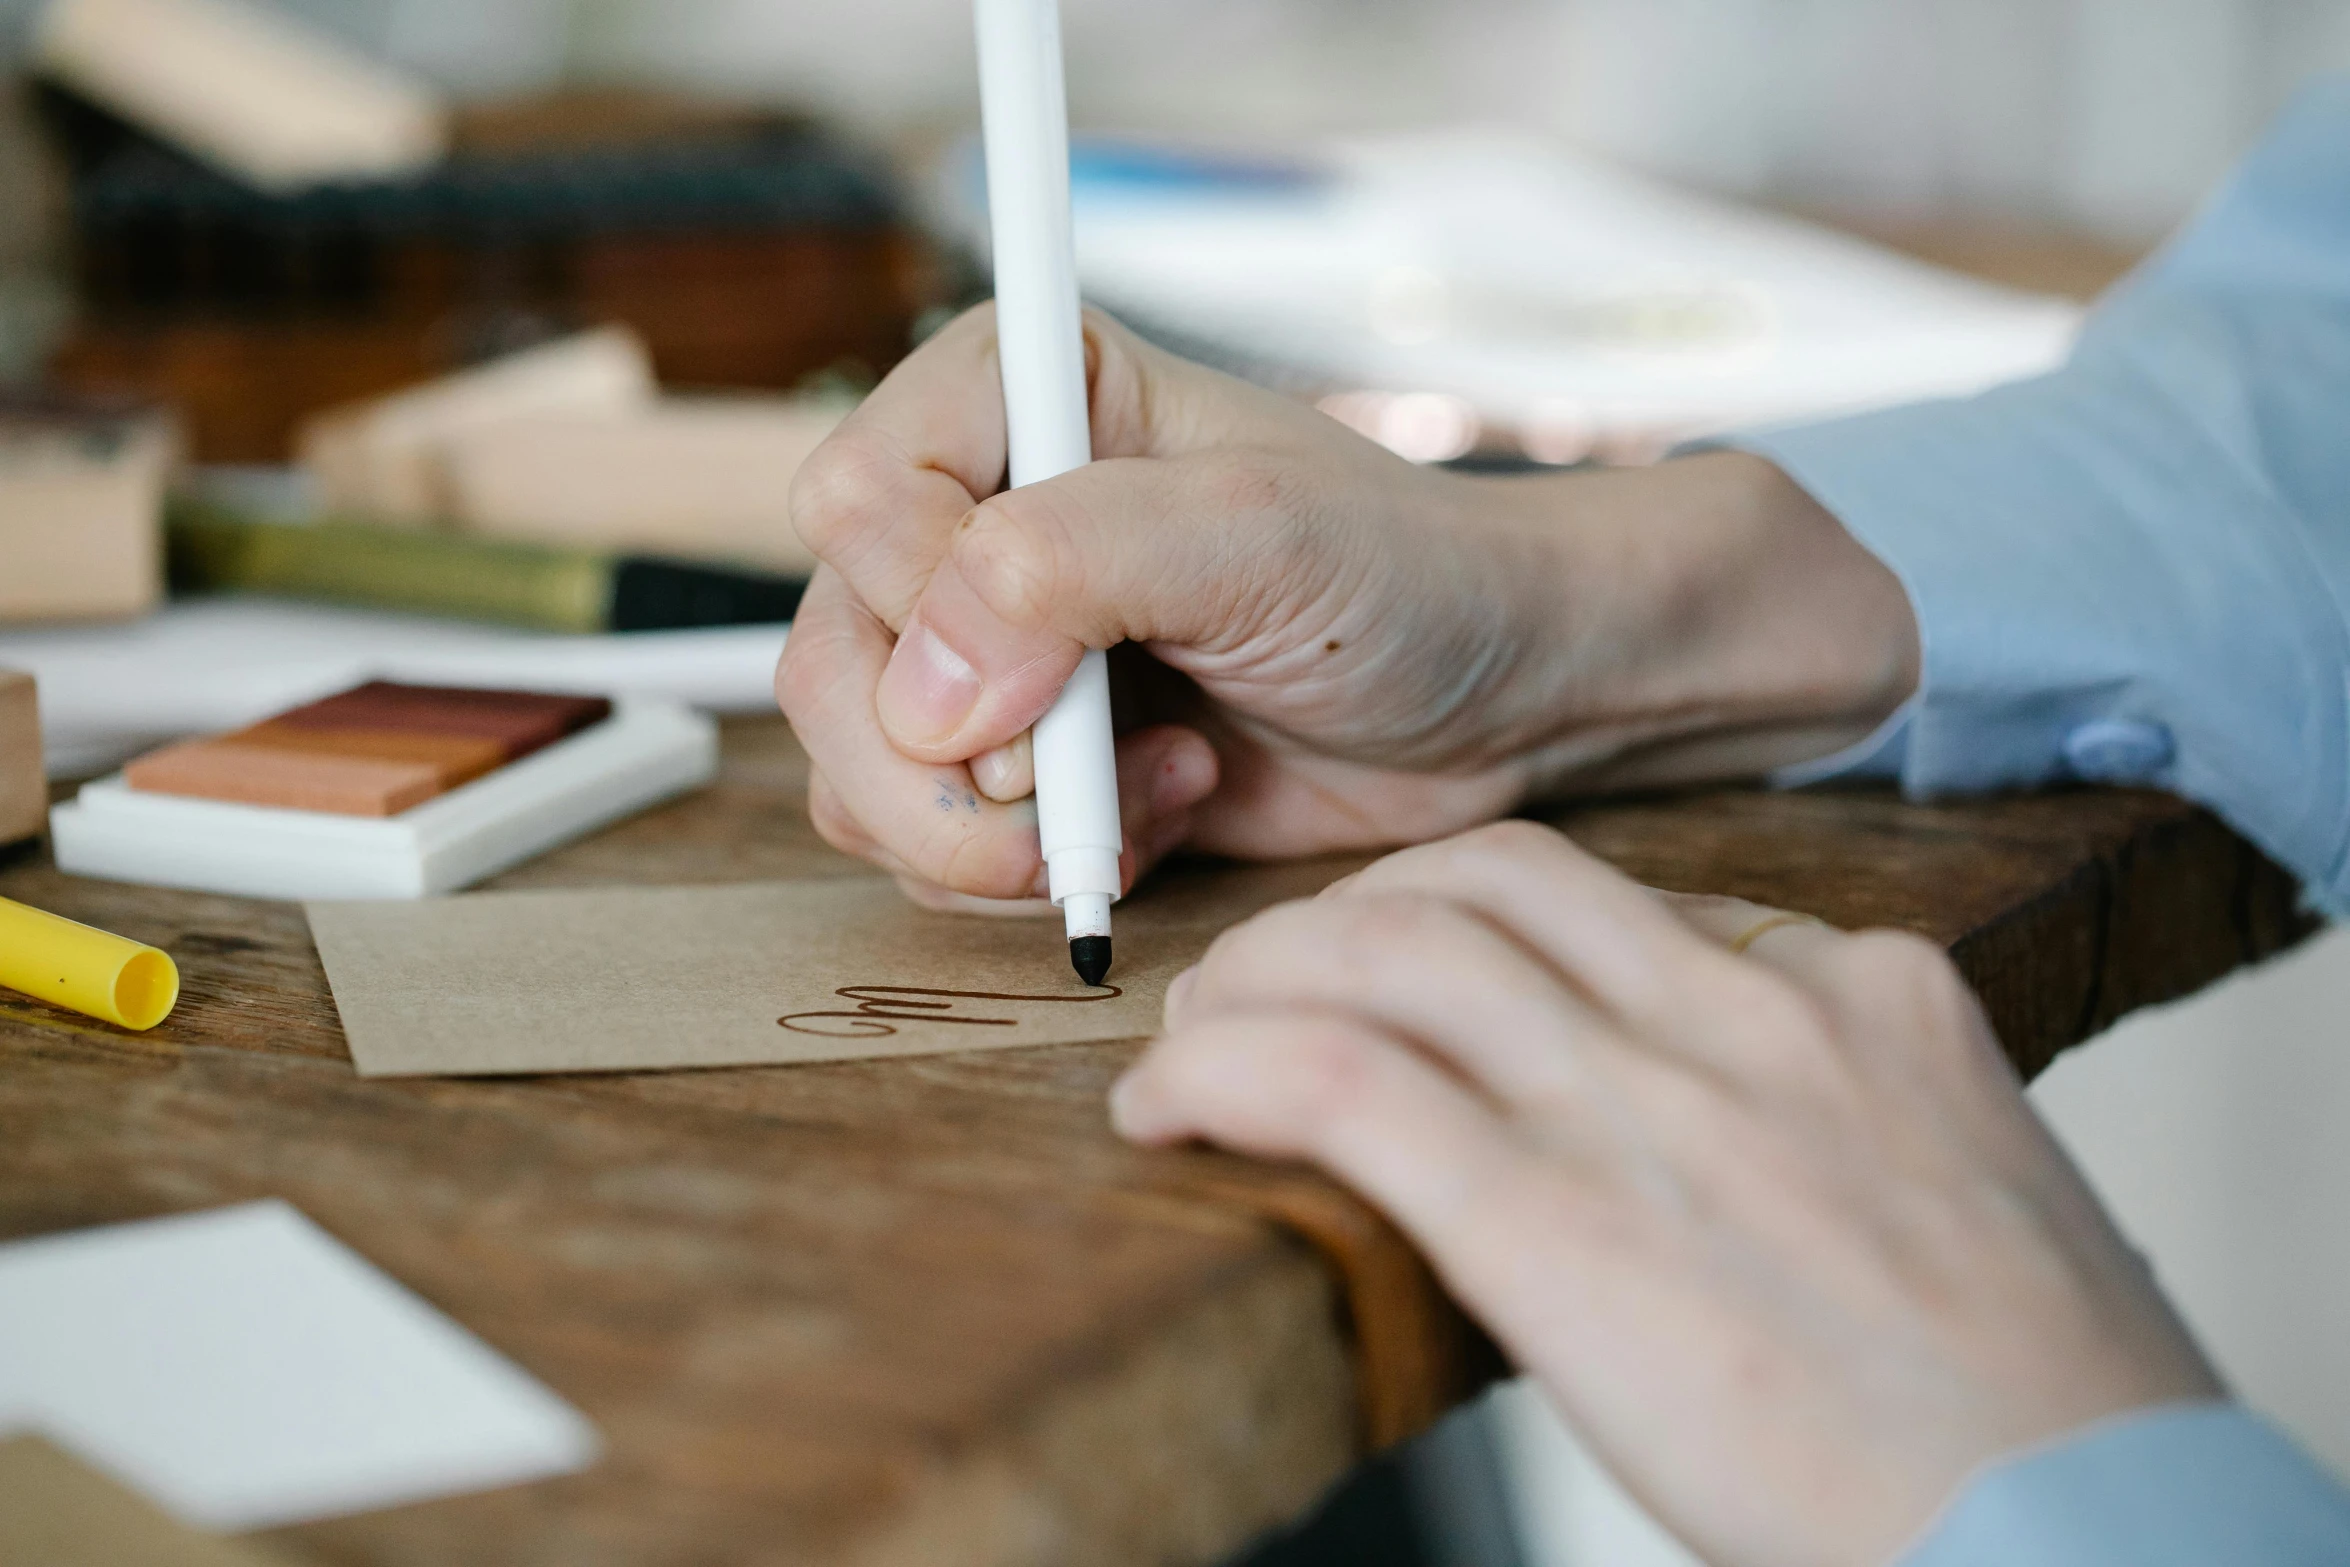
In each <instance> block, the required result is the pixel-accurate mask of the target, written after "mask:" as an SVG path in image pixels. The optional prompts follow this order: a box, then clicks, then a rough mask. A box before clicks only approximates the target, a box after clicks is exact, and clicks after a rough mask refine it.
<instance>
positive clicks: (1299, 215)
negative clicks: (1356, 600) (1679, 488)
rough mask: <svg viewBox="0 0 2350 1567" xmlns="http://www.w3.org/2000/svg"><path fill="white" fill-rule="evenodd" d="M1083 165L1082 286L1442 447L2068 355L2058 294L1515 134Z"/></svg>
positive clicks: (1334, 408)
mask: <svg viewBox="0 0 2350 1567" xmlns="http://www.w3.org/2000/svg"><path fill="white" fill-rule="evenodd" d="M949 167H950V179H949V181H948V183H947V186H946V192H947V201H948V204H949V206H951V207H952V208H954V209H955V210H954V211H953V213H952V214H951V217H950V219H949V221H951V222H952V223H953V224H954V225H955V226H957V227H958V228H959V229H960V230H961V231H962V232H963V233H965V234H967V235H969V236H971V237H972V238H973V239H974V240H975V241H976V240H977V239H978V238H979V237H980V235H981V233H982V231H983V224H982V223H981V222H980V217H981V215H982V213H983V210H984V209H983V207H982V206H981V201H982V199H983V197H982V194H981V192H980V191H979V190H978V189H977V188H976V182H975V180H974V179H973V178H972V177H971V174H970V170H971V162H970V160H969V158H968V157H965V156H958V157H957V158H955V159H954V160H953V162H952V163H951V164H950V166H949ZM1077 176H1078V177H1077V184H1076V194H1075V200H1076V204H1077V250H1078V270H1079V273H1080V275H1081V278H1082V280H1083V283H1084V286H1085V289H1086V292H1087V294H1088V296H1089V297H1091V298H1092V299H1094V300H1095V301H1097V302H1099V303H1100V304H1102V305H1104V306H1106V307H1107V308H1109V309H1110V310H1111V311H1113V312H1115V313H1123V314H1126V315H1127V316H1129V317H1130V318H1131V319H1132V320H1133V321H1134V322H1135V323H1136V324H1137V325H1138V326H1140V327H1142V328H1143V329H1144V330H1146V331H1155V332H1157V333H1159V334H1161V335H1163V336H1165V337H1167V338H1168V339H1170V340H1171V341H1173V342H1174V343H1176V344H1177V345H1179V346H1183V347H1187V348H1192V349H1195V350H1197V351H1200V352H1203V353H1205V354H1206V355H1207V356H1209V357H1211V358H1217V359H1223V360H1225V361H1227V362H1229V363H1232V364H1233V365H1234V367H1235V368H1240V369H1243V370H1244V371H1246V372H1247V373H1252V374H1257V375H1259V376H1260V377H1261V378H1265V379H1272V380H1277V381H1287V382H1291V383H1294V384H1300V385H1304V386H1309V387H1313V388H1315V389H1319V390H1328V391H1332V392H1336V393H1338V394H1340V395H1339V396H1337V397H1336V398H1334V399H1331V400H1329V401H1327V402H1326V403H1325V406H1326V407H1328V408H1329V409H1330V411H1331V412H1333V413H1335V414H1337V415H1338V416H1339V417H1341V418H1344V419H1346V420H1347V421H1348V422H1349V423H1352V424H1356V425H1357V426H1358V427H1359V428H1365V429H1366V431H1367V433H1371V434H1373V435H1375V436H1378V437H1379V438H1381V439H1384V440H1386V441H1387V443H1388V444H1389V445H1391V446H1395V447H1396V448H1397V449H1399V450H1401V451H1403V452H1404V454H1405V455H1407V456H1411V457H1415V458H1420V459H1424V460H1425V459H1437V458H1444V457H1450V456H1457V455H1460V454H1461V453H1463V452H1465V451H1466V450H1468V449H1469V447H1470V446H1471V445H1472V444H1476V443H1477V442H1478V441H1479V438H1480V436H1481V435H1483V436H1485V437H1488V439H1487V440H1486V442H1485V444H1494V442H1493V441H1492V440H1491V439H1490V437H1492V436H1494V435H1496V434H1502V435H1504V436H1505V437H1506V438H1505V440H1504V441H1503V442H1502V444H1504V445H1505V446H1506V445H1507V444H1511V443H1513V442H1514V444H1516V445H1517V446H1519V447H1520V448H1521V449H1522V450H1523V451H1524V452H1525V453H1526V454H1527V455H1529V456H1533V457H1535V458H1538V459H1540V460H1543V461H1549V462H1572V461H1578V460H1581V459H1582V458H1584V457H1587V456H1591V455H1595V454H1596V455H1602V456H1608V457H1613V458H1618V459H1623V458H1639V457H1646V456H1653V455H1655V454H1657V453H1658V452H1660V451H1661V450H1662V449H1663V448H1664V447H1666V446H1668V445H1670V444H1672V443H1673V442H1675V441H1679V440H1684V439H1688V438H1691V437H1696V436H1702V435H1709V434H1715V433H1719V432H1721V431H1723V430H1726V429H1729V428H1732V427H1735V426H1739V425H1747V424H1757V423H1764V422H1777V421H1784V420H1790V419H1800V418H1809V417H1814V416H1827V415H1833V414H1839V413H1845V412H1852V411H1857V410H1861V409H1866V408H1874V407H1882V406H1886V405H1890V404H1893V403H1899V402H1906V401H1910V400H1914V399H1918V398H1924V397H1934V396H1945V395H1960V394H1966V393H1971V392H1975V391H1980V390H1982V389H1984V388H1986V387H1989V386H1992V385H1995V384H1998V383H2000V382H2003V381H2008V380H2013V379H2017V378H2020V377H2023V376H2029V375H2033V374H2037V373H2039V372H2042V371H2045V370H2048V369H2051V368H2053V367H2054V366H2056V365H2058V364H2060V363H2061V362H2062V361H2063V359H2064V357H2065V355H2066V353H2067V351H2068V350H2069V348H2070V346H2071V343H2072V340H2073V337H2074V335H2075V332H2076V331H2077V329H2078V326H2079V322H2080V314H2081V313H2080V311H2079V309H2078V307H2076V306H2074V305H2072V304H2070V303H2068V302H2065V301H2062V300H2056V299H2048V298H2042V297H2038V296H2033V295H2026V294H2018V293H2014V292H2010V291H2007V290H2003V289H1999V288H1994V287H1991V286H1989V285H1986V284H1983V283H1979V282H1976V281H1974V280H1972V279H1968V278H1964V277H1961V276H1959V275H1957V274H1954V273H1950V272H1946V271H1943V270H1941V269H1939V268H1936V267H1931V266H1928V265H1926V264H1924V263H1922V262H1918V261H1913V260H1910V259H1908V258H1906V257H1903V256H1900V255H1897V254H1895V253H1893V252H1891V251H1888V250H1885V249H1883V248H1881V247H1878V246H1875V245H1871V244H1868V243H1866V242H1864V241H1860V240H1856V239H1853V238H1850V237H1848V236H1845V235H1841V234H1836V233H1832V232H1830V231H1828V230H1825V229H1821V228H1817V227H1814V226H1812V225H1809V224H1804V223H1799V222H1796V221H1793V220H1790V219H1786V218H1782V217H1778V216H1774V215H1770V214H1766V213H1762V212H1758V211H1753V210H1750V209H1746V208H1742V207H1739V206H1736V205H1734V204H1731V203H1727V202H1723V201H1718V200H1714V199H1711V198H1707V197H1701V196H1696V195H1692V194H1688V193H1685V192H1682V191H1678V190H1675V189H1673V188H1671V187H1669V186H1665V185H1662V184H1659V183H1657V182H1655V181H1652V180H1648V179H1645V178H1643V177H1641V176H1638V175H1635V174H1632V173H1629V172H1626V171H1624V170H1621V169H1618V168H1615V167H1613V166H1610V165H1608V164H1606V163H1603V162H1600V161H1598V160H1595V159H1590V158H1585V157H1580V156H1576V155H1573V154H1570V153H1567V152H1565V151H1562V150H1560V149H1557V148H1555V147H1553V146H1551V145H1549V144H1548V143H1546V142H1543V141H1541V140H1538V139H1535V138H1531V137H1525V136H1520V135H1516V134H1512V133H1508V132H1502V131H1476V130H1469V131H1441V132H1425V133H1409V134H1398V135H1389V136H1379V137H1369V138H1354V139H1344V140H1338V141H1333V142H1330V143H1327V144H1325V145H1323V146H1320V147H1318V148H1315V149H1312V150H1310V151H1309V152H1307V153H1304V154H1301V155H1300V157H1299V158H1298V159H1297V161H1296V164H1295V165H1294V172H1293V174H1292V176H1291V177H1289V178H1281V177H1279V174H1278V167H1277V165H1276V164H1275V163H1274V162H1273V161H1272V160H1269V159H1259V160H1256V161H1255V162H1253V163H1252V162H1251V160H1249V159H1248V158H1247V157H1245V156H1234V155H1230V154H1218V153H1216V152H1213V151H1207V152H1202V153H1200V154H1198V155H1197V156H1196V158H1195V159H1194V160H1193V161H1192V163H1191V165H1190V168H1189V170H1188V173H1187V171H1186V167H1185V164H1184V154H1183V151H1182V149H1181V148H1169V149H1165V150H1162V151H1159V152H1157V153H1155V154H1154V153H1153V152H1152V151H1151V150H1149V149H1147V148H1146V149H1144V150H1142V151H1140V152H1136V151H1133V150H1124V151H1122V150H1121V149H1120V147H1119V144H1115V143H1110V144H1104V143H1094V144H1091V146H1090V147H1081V148H1080V151H1079V155H1078V167H1077ZM1350 393H1351V394H1355V396H1354V398H1353V399H1352V400H1350V399H1349V397H1348V396H1347V394H1350ZM1364 393H1369V394H1373V395H1372V397H1371V398H1370V399H1368V400H1365V399H1364V398H1363V397H1362V396H1361V394H1364ZM1382 394H1384V397H1385V398H1392V397H1393V396H1395V395H1398V394H1400V395H1402V396H1406V397H1411V398H1416V399H1419V401H1417V402H1414V403H1408V404H1405V405H1404V406H1403V407H1402V408H1401V409H1400V410H1399V409H1398V408H1397V407H1396V405H1395V404H1394V403H1393V402H1392V401H1390V400H1383V396H1382ZM1430 399H1442V400H1447V401H1449V402H1450V403H1451V404H1453V405H1455V407H1456V409H1457V412H1456V413H1455V414H1454V416H1453V417H1452V418H1451V419H1450V420H1449V421H1448V420H1447V419H1445V418H1444V417H1443V410H1442V408H1441V407H1439V406H1436V405H1434V404H1432V403H1430V402H1429V401H1428V400H1430Z"/></svg>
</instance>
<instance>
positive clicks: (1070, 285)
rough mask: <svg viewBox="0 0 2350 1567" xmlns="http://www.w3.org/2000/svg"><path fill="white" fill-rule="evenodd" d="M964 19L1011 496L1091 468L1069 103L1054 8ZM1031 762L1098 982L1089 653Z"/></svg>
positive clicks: (1076, 945)
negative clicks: (972, 67) (969, 22)
mask: <svg viewBox="0 0 2350 1567" xmlns="http://www.w3.org/2000/svg"><path fill="white" fill-rule="evenodd" d="M975 10H976V14H977V17H978V27H979V99H980V109H981V114H982V117H983V119H984V122H985V126H986V134H987V206H988V220H989V224H990V227H991V229H992V232H993V235H994V246H995V298H996V337H997V342H998V345H999V351H998V352H999V357H1000V358H1001V360H1002V362H1003V367H1004V421H1005V425H1006V427H1007V429H1008V430H1009V432H1010V440H1011V458H1012V474H1011V478H1012V484H1013V486H1014V487H1015V488H1017V487H1018V486H1020V485H1024V484H1037V483H1041V482H1042V481H1044V480H1046V479H1050V478H1054V477H1057V476H1058V475H1060V474H1064V473H1067V472H1068V471H1069V470H1070V469H1072V468H1082V467H1084V466H1085V465H1086V464H1087V463H1089V462H1091V461H1093V422H1092V419H1091V418H1090V416H1089V414H1088V412H1087V408H1086V401H1085V334H1084V328H1083V325H1082V323H1081V321H1080V318H1079V307H1078V303H1077V251H1076V243H1075V241H1074V239H1073V238H1072V236H1071V234H1070V228H1069V103H1068V95H1067V89H1066V87H1065V85H1064V83H1063V81H1062V75H1061V14H1060V4H1059V0H975ZM1035 754H1036V821H1037V829H1038V834H1039V836H1040V838H1041V839H1042V844H1043V849H1044V862H1045V867H1046V870H1047V871H1048V872H1049V873H1050V886H1051V892H1052V899H1053V902H1054V903H1056V904H1058V905H1060V908H1061V911H1062V913H1063V915H1064V916H1065V917H1066V919H1067V922H1068V928H1069V961H1070V962H1071V963H1072V964H1074V965H1075V966H1076V969H1077V976H1078V978H1080V979H1082V980H1084V981H1085V982H1086V983H1087V984H1088V985H1098V984H1100V983H1101V982H1102V977H1103V976H1104V975H1106V974H1107V973H1109V971H1110V905H1111V904H1113V903H1115V902H1117V901H1118V895H1119V885H1118V852H1119V850H1120V848H1121V847H1122V846H1123V844H1124V837H1123V834H1122V832H1121V829H1120V824H1119V820H1118V756H1117V748H1116V737H1115V736H1114V734H1113V733H1112V731H1111V728H1110V675H1109V665H1108V663H1107V662H1106V660H1105V659H1104V658H1103V655H1102V652H1101V650H1100V649H1099V648H1093V649H1089V650H1088V651H1087V652H1086V654H1085V657H1084V658H1083V659H1082V660H1080V661H1079V663H1078V665H1077V672H1076V673H1075V674H1073V675H1071V676H1070V677H1069V683H1068V684H1067V685H1066V686H1064V687H1062V688H1061V695H1060V697H1059V698H1058V700H1056V701H1055V702H1054V703H1053V705H1052V709H1051V711H1049V712H1047V713H1046V714H1045V715H1044V717H1043V718H1041V719H1039V720H1037V724H1036V734H1035Z"/></svg>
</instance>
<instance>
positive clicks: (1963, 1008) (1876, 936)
mask: <svg viewBox="0 0 2350 1567" xmlns="http://www.w3.org/2000/svg"><path fill="white" fill-rule="evenodd" d="M1844 961H1845V962H1846V964H1847V965H1849V968H1850V971H1851V973H1852V975H1853V976H1854V981H1853V982H1854V983H1855V985H1856V986H1857V987H1859V988H1860V990H1861V991H1862V993H1863V994H1865V995H1870V996H1874V997H1876V998H1878V1000H1879V1001H1880V1003H1881V1004H1882V1005H1885V1006H1887V1007H1889V1008H1891V1009H1893V1010H1894V1011H1895V1013H1896V1015H1897V1016H1900V1017H1901V1018H1903V1019H1904V1020H1905V1021H1908V1022H1910V1023H1913V1024H1915V1025H1918V1026H1922V1027H1926V1028H1937V1029H1940V1028H1948V1027H1950V1026H1952V1025H1953V1024H1957V1023H1961V1022H1964V1021H1967V1020H1971V1019H1972V1018H1974V1017H1975V1016H1976V1015H1977V1013H1978V1010H1979V1009H1978V1004H1977V1002H1976V1000H1975V995H1974V992H1973V991H1971V990H1969V989H1968V988H1967V983H1966V980H1965V979H1964V978H1963V977H1962V976H1961V975H1960V974H1959V972H1958V965H1957V964H1955V963H1953V962H1952V961H1951V959H1950V954H1949V953H1947V952H1945V951H1943V950H1942V949H1941V948H1940V947H1938V946H1936V945H1935V944H1934V943H1933V942H1931V941H1928V940H1927V939H1925V938H1924V937H1923V936H1918V935H1913V934H1911V933H1910V932H1908V931H1899V930H1871V931H1863V932H1861V933H1860V934H1859V935H1856V936H1853V937H1851V938H1850V939H1849V941H1848V942H1847V944H1846V946H1845V949H1844Z"/></svg>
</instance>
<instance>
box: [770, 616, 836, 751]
mask: <svg viewBox="0 0 2350 1567" xmlns="http://www.w3.org/2000/svg"><path fill="white" fill-rule="evenodd" d="M816 629H817V628H815V627H808V628H807V630H808V631H809V632H815V631H816ZM839 682H840V664H839V660H838V659H836V658H835V657H833V655H832V646H831V639H830V638H828V637H825V636H823V635H821V634H815V635H810V634H803V633H802V632H801V630H800V629H799V628H796V627H795V628H794V631H793V635H792V636H790V637H789V638H787V639H786V640H785V642H784V646H783V657H782V658H780V659H778V660H777V661H776V665H775V701H776V705H777V706H778V707H780V708H782V709H783V716H784V717H785V718H787V719H789V720H791V724H792V727H793V728H794V729H795V730H798V729H799V728H800V727H801V725H803V724H805V723H807V722H808V721H809V720H811V719H812V718H814V717H815V716H816V714H817V713H819V712H820V711H822V710H823V708H824V707H825V706H826V704H827V700H828V698H830V697H831V696H832V694H833V693H834V691H836V690H837V689H838V686H839ZM806 738H807V736H806V735H805V734H804V733H803V734H802V735H801V739H802V741H803V742H804V741H805V740H806Z"/></svg>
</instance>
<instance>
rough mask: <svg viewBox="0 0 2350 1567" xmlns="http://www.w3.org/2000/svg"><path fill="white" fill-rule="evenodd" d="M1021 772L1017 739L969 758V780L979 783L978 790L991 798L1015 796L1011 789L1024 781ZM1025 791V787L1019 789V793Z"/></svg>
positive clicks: (998, 798) (1012, 797) (1003, 798)
mask: <svg viewBox="0 0 2350 1567" xmlns="http://www.w3.org/2000/svg"><path fill="white" fill-rule="evenodd" d="M1021 772H1022V767H1021V756H1020V742H1019V741H1017V740H1015V741H1013V742H1012V743H1011V744H1010V745H999V746H997V747H996V748H995V749H994V750H992V751H983V752H981V753H980V754H979V755H977V756H975V757H973V758H971V781H972V782H973V783H975V784H977V785H979V792H980V793H981V794H984V795H986V796H987V797H988V798H989V799H991V800H1008V799H1014V798H1017V796H1015V795H1014V794H1013V789H1014V787H1015V786H1016V784H1018V783H1020V782H1023V781H1024V780H1022V779H1021V777H1020V775H1021ZM1027 792H1028V791H1027V790H1025V789H1022V790H1020V793H1021V794H1025V793H1027Z"/></svg>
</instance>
